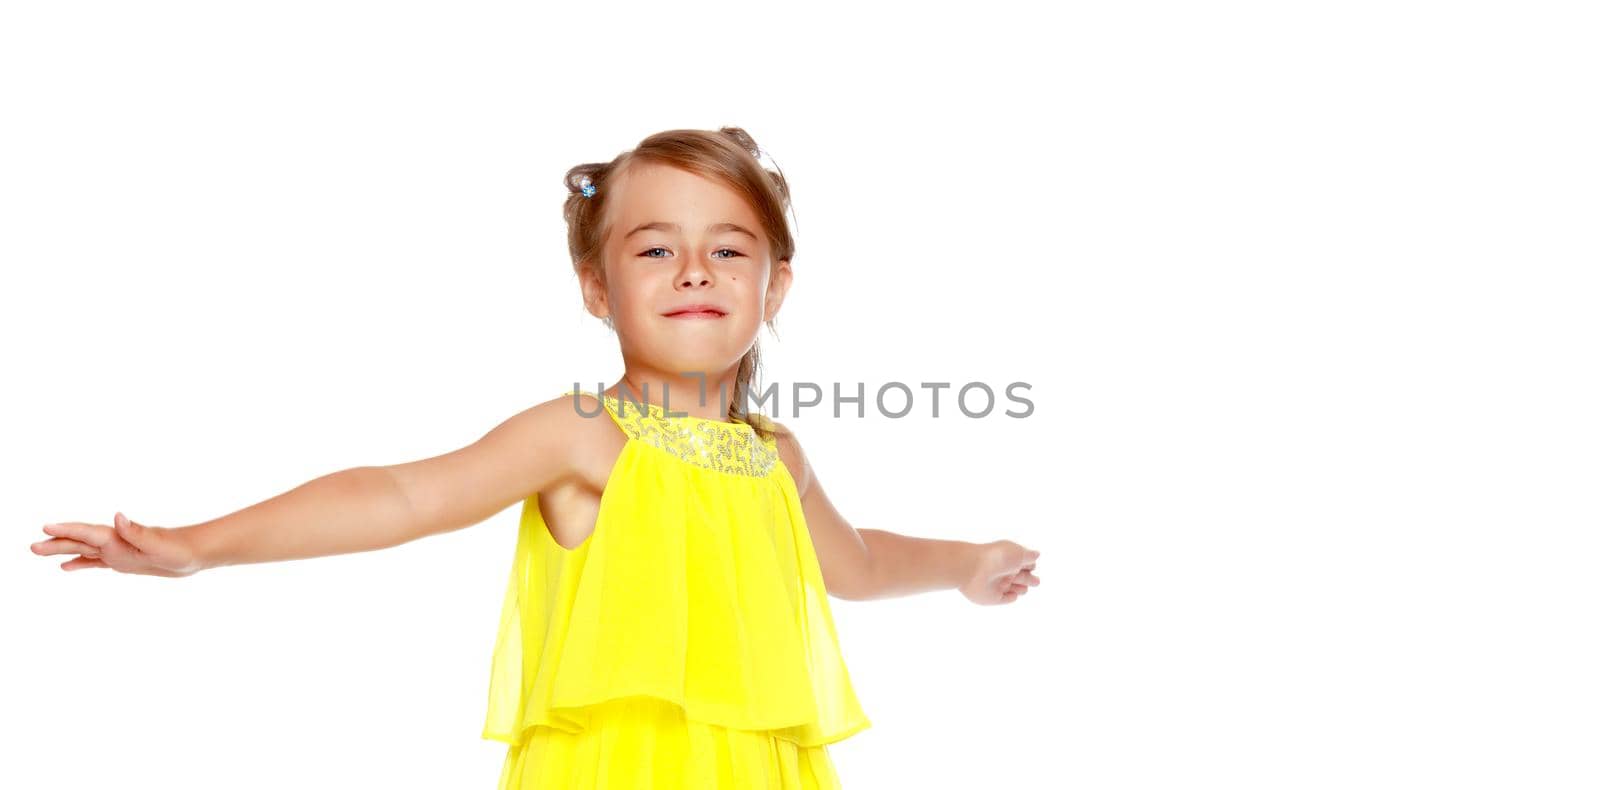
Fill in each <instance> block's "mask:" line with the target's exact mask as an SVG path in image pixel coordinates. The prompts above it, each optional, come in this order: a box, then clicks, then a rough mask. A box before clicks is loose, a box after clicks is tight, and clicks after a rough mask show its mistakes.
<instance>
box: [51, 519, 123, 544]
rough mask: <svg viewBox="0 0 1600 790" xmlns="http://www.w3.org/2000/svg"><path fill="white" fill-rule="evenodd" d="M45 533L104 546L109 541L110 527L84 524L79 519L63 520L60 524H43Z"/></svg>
mask: <svg viewBox="0 0 1600 790" xmlns="http://www.w3.org/2000/svg"><path fill="white" fill-rule="evenodd" d="M44 532H45V534H46V535H52V536H54V537H58V538H71V539H73V540H75V541H78V542H79V543H87V544H89V545H90V546H97V547H100V548H104V547H105V545H106V544H107V543H110V542H111V528H110V527H108V526H105V525H104V524H85V523H83V522H81V521H64V522H62V523H60V524H46V525H44Z"/></svg>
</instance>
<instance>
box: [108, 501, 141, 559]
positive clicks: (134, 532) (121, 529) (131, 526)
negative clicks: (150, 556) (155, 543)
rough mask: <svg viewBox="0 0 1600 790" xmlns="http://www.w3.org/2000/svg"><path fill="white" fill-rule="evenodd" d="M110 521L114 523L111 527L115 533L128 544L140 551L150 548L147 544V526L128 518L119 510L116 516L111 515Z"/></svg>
mask: <svg viewBox="0 0 1600 790" xmlns="http://www.w3.org/2000/svg"><path fill="white" fill-rule="evenodd" d="M111 523H112V524H113V525H115V526H114V527H113V529H115V530H116V532H117V535H119V536H121V538H122V539H123V540H124V541H127V542H128V545H130V546H133V547H134V548H136V549H139V550H141V551H146V550H148V549H149V548H150V546H149V545H148V541H149V538H150V531H149V530H150V528H149V527H146V526H145V525H143V524H140V523H138V522H136V521H134V520H133V519H131V518H128V517H127V516H125V515H123V514H122V511H120V510H119V511H117V514H116V516H114V517H112V519H111Z"/></svg>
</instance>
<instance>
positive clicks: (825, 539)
mask: <svg viewBox="0 0 1600 790" xmlns="http://www.w3.org/2000/svg"><path fill="white" fill-rule="evenodd" d="M777 425H778V429H779V435H778V454H779V456H780V457H781V458H782V459H783V464H784V466H785V467H786V468H788V469H789V470H791V474H792V476H793V477H794V479H795V488H796V490H797V492H798V493H799V495H800V505H801V509H802V511H803V512H804V513H805V518H806V526H807V527H808V528H809V529H810V532H811V543H812V545H813V546H815V547H816V550H817V563H818V564H819V565H821V566H822V577H823V584H824V585H825V586H826V587H827V588H828V592H829V593H831V594H833V595H834V596H835V597H837V598H842V599H845V600H851V601H867V600H873V599H877V598H894V597H898V596H904V595H913V594H915V593H921V592H928V591H932V590H947V589H950V588H956V589H959V590H960V591H961V593H962V594H963V595H965V596H967V598H968V599H969V600H971V601H972V602H974V603H979V604H995V603H1010V602H1011V601H1014V600H1016V599H1017V597H1018V596H1021V595H1023V594H1025V593H1026V592H1027V590H1028V588H1029V587H1033V586H1037V585H1038V584H1039V577H1038V576H1036V575H1035V574H1034V573H1033V570H1034V567H1035V563H1036V562H1037V560H1038V558H1039V552H1037V551H1033V550H1030V549H1027V548H1025V547H1023V546H1021V545H1018V544H1016V543H1013V542H1012V541H1009V540H998V541H994V542H991V543H969V542H967V541H961V540H940V539H935V538H918V537H913V536H910V535H902V534H899V533H895V532H889V531H887V530H881V529H859V530H858V529H856V528H854V527H852V526H851V525H850V522H849V521H847V520H845V518H844V516H842V515H840V513H839V511H838V510H837V509H835V508H834V506H833V503H832V502H830V501H829V500H828V495H827V493H826V492H825V491H823V490H822V483H821V482H820V481H819V480H818V479H817V474H816V471H815V470H814V469H813V468H812V467H811V463H810V461H809V460H808V459H807V458H806V455H805V450H804V449H803V448H802V447H801V446H800V441H799V439H798V438H796V437H795V435H794V433H793V432H792V431H790V430H788V429H787V428H786V427H784V426H783V425H782V423H778V424H777Z"/></svg>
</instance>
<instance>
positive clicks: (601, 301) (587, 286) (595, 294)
mask: <svg viewBox="0 0 1600 790" xmlns="http://www.w3.org/2000/svg"><path fill="white" fill-rule="evenodd" d="M578 286H579V287H580V288H582V289H583V306H584V307H585V308H586V309H587V310H588V311H589V314H590V315H592V316H594V317H595V318H606V317H609V316H610V315H611V304H610V302H608V301H607V300H606V287H605V286H604V285H601V284H600V278H599V277H598V276H596V275H595V272H594V267H593V266H584V267H582V268H581V269H579V270H578Z"/></svg>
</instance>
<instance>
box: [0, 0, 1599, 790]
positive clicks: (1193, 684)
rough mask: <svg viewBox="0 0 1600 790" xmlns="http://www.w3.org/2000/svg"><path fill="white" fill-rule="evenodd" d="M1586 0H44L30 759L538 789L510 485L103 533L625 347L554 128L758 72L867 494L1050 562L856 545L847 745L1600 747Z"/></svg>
mask: <svg viewBox="0 0 1600 790" xmlns="http://www.w3.org/2000/svg"><path fill="white" fill-rule="evenodd" d="M1580 5H1581V4H1577V3H1572V4H1562V5H1558V4H1540V3H1517V4H1513V3H1470V4H1462V3H1433V4H1422V3H1396V2H1383V3H1376V2H1368V3H1340V4H1322V7H1320V8H1311V7H1309V5H1308V4H1282V3H1267V2H1258V3H1237V2H1233V3H1221V4H1178V3H1172V4H1150V3H1115V4H1099V7H1098V8H1094V9H1083V8H1078V9H1057V10H1054V11H1051V13H1053V14H1056V15H1055V16H1052V17H1048V18H1046V17H1041V16H1039V14H1040V13H1041V12H1043V10H1044V9H1043V8H1042V7H1035V6H1032V5H1028V6H1024V5H1022V4H1007V3H982V4H980V5H979V6H976V7H967V8H963V9H961V10H959V11H945V10H941V9H938V8H935V7H931V6H919V7H915V8H910V7H907V8H904V9H898V10H893V11H888V10H883V11H880V10H878V9H876V8H875V7H874V6H873V5H872V4H865V3H858V4H852V5H851V6H848V7H847V8H846V9H843V10H828V11H827V12H826V13H824V11H823V9H821V8H819V7H817V6H814V5H811V4H807V5H805V6H800V5H790V6H787V7H782V8H770V7H768V8H755V7H751V6H747V5H744V4H737V5H728V6H700V7H692V8H691V7H686V6H679V5H677V4H671V5H669V4H659V5H655V6H645V7H640V8H634V9H621V8H603V9H592V10H587V11H578V10H576V9H575V8H564V7H562V6H561V5H559V4H558V5H556V7H554V8H551V7H544V8H541V9H538V10H535V9H534V8H533V5H532V4H527V5H524V6H517V7H514V6H511V5H499V4H496V5H486V4H468V3H437V4H431V5H426V6H425V5H423V4H417V3H349V2H315V3H306V2H277V3H271V4H241V3H183V4H179V3H101V4H85V3H72V2H49V3H44V2H40V3H8V4H7V5H6V6H5V10H4V11H3V12H0V112H3V113H4V116H5V117H4V123H3V124H0V157H3V158H0V263H3V268H0V271H3V278H4V280H3V287H0V308H3V310H0V322H3V325H0V336H3V337H4V343H5V347H4V364H5V368H4V371H5V373H4V375H5V384H4V387H3V389H0V392H3V394H0V397H3V398H4V404H3V410H0V415H3V416H0V419H3V423H0V428H3V431H4V436H3V445H4V448H5V449H4V456H3V457H4V468H3V469H0V472H3V473H4V480H5V483H6V489H7V490H6V495H5V496H4V497H3V498H0V516H3V519H0V523H3V526H4V535H5V536H6V539H7V541H8V544H7V545H8V546H9V548H7V549H6V550H5V551H4V552H0V600H3V601H4V603H3V604H0V606H3V607H4V609H3V612H4V614H3V622H0V627H3V629H4V630H3V633H4V634H5V642H6V644H7V646H8V647H7V650H6V651H5V652H6V657H5V659H4V661H5V664H4V670H5V671H4V673H3V674H0V678H3V680H0V699H3V700H4V704H3V705H0V708H3V713H0V722H3V724H0V738H3V742H4V744H5V747H4V751H5V757H4V759H3V760H0V785H3V786H6V787H19V788H20V787H26V788H100V787H124V786H127V787H157V786H159V787H166V788H212V787H230V788H277V787H283V786H297V787H307V788H324V787H326V788H335V787H403V788H489V787H493V785H494V782H495V779H496V777H497V775H498V772H499V770H500V761H501V758H502V755H503V754H504V750H505V747H504V745H503V744H500V743H497V742H494V741H485V740H480V739H479V737H478V736H479V733H480V730H481V727H482V717H483V713H484V704H485V702H486V690H487V683H488V670H489V664H488V660H489V655H490V651H491V648H492V646H493V645H492V642H493V637H494V630H495V626H496V624H497V618H498V615H499V606H500V603H501V594H502V592H503V590H504V584H505V579H506V573H507V572H508V571H509V567H510V558H511V551H512V548H513V544H514V539H515V526H516V523H515V522H516V516H517V511H516V509H514V508H513V509H509V510H506V511H504V512H502V513H500V514H499V515H497V516H495V517H493V518H491V519H489V520H488V521H486V522H484V523H482V524H479V525H477V526H475V527H472V528H470V529H465V530H462V531H459V532H452V533H447V534H444V535H440V536H434V537H430V538H426V539H423V540H420V541H417V542H414V543H410V544H406V545H404V546H401V547H399V548H395V549H392V550H388V551H382V552H369V553H362V554H353V555H342V556H335V557H325V558H318V559H314V560H305V561H299V562H292V563H278V564H266V565H253V566H238V567H228V568H223V569H218V570H216V571H214V572H207V573H203V574H200V575H198V576H195V577H192V578H188V579H182V580H171V579H162V578H154V577H135V576H125V575H121V574H117V573H114V572H112V571H106V570H88V571H77V572H71V573H67V572H63V571H61V570H60V569H59V568H58V564H59V562H60V561H62V560H64V559H66V558H65V557H39V556H35V555H33V554H32V553H30V552H29V550H28V545H27V544H29V543H31V542H32V541H35V540H39V539H41V538H43V537H44V535H43V533H42V532H41V530H40V526H41V525H42V524H44V523H47V522H52V521H67V520H84V521H94V522H99V523H109V522H110V521H111V519H112V515H113V513H114V512H115V511H117V510H122V511H123V512H125V513H127V514H128V515H129V516H131V517H132V518H134V519H136V520H139V521H142V522H146V523H150V524H156V525H168V526H177V525H183V524H190V523H195V522H198V521H202V520H205V519H209V518H213V517H216V516H219V515H222V514H225V513H228V512H232V511H234V510H236V509H239V508H242V507H245V506H247V505H249V504H251V503H254V502H257V501H259V500H262V499H265V498H267V497H270V496H273V495H276V494H278V493H281V492H283V491H286V490H288V489H289V488H292V487H294V486H296V485H298V484H300V483H302V482H305V481H306V480H309V479H311V478H313V477H317V476H320V475H322V474H326V473H329V472H333V471H336V470H338V469H342V468H346V467H350V466H359V465H380V464H388V463H398V462H403V461H409V460H414V459H417V458H421V457H426V456H430V455H435V454H438V453H441V452H446V451H449V450H451V449H454V448H456V447H459V446H461V445H464V444H467V443H469V442H471V441H473V440H475V439H477V438H478V437H479V436H481V435H482V434H483V433H484V432H486V431H488V430H489V429H490V428H492V427H493V426H494V425H496V424H497V423H498V422H499V421H501V420H503V419H505V418H506V417H509V416H510V415H512V414H514V413H516V412H518V411H520V410H522V409H524V408H526V407H528V406H530V405H532V404H534V403H537V402H540V401H543V400H546V399H548V398H551V397H554V396H556V395H558V394H559V393H560V392H562V391H563V390H564V389H566V388H568V387H570V386H571V385H572V383H573V381H574V380H575V379H579V380H583V381H585V382H591V383H593V382H605V383H610V382H612V381H614V380H615V379H616V377H617V375H618V374H619V372H620V358H619V357H618V355H617V351H616V345H615V340H614V339H613V337H612V336H611V334H610V333H609V331H608V330H606V329H605V328H604V326H603V325H601V324H600V322H599V321H598V320H596V319H593V318H592V317H590V316H588V315H587V314H586V313H584V312H583V309H582V307H581V304H580V302H579V297H578V289H577V286H576V281H575V278H574V276H573V274H572V271H571V266H570V262H569V260H568V259H567V254H566V246H565V236H564V226H563V225H562V221H561V216H560V205H561V201H562V200H563V198H564V196H565V191H564V188H563V187H562V185H561V177H562V176H563V174H564V173H565V172H566V170H567V168H569V167H571V166H572V165H575V164H578V163H581V162H594V161H604V160H609V159H611V158H612V157H613V156H615V155H616V154H618V153H620V152H622V151H623V150H625V149H627V148H629V147H631V146H632V145H634V144H635V143H637V142H638V141H639V140H640V139H642V138H643V137H645V136H646V135H648V134H650V133H653V132H656V131H660V130H664V129H670V128H680V127H694V128H715V127H716V126H719V125H723V124H732V125H739V126H743V127H744V128H746V129H747V130H748V131H750V132H751V134H752V135H754V137H755V139H756V140H757V142H759V143H761V144H762V145H764V146H765V147H766V148H767V149H768V150H769V151H770V153H771V155H772V156H773V158H774V159H775V160H776V161H777V163H778V164H779V165H781V166H782V167H783V169H784V171H785V173H786V175H787V176H788V178H789V179H790V181H791V183H792V186H793V190H794V196H795V207H794V209H795V215H796V216H797V217H798V220H799V225H798V227H797V234H798V250H799V252H798V254H797V256H796V258H795V261H794V269H795V273H796V282H795V286H794V289H793V291H792V292H791V298H790V300H789V302H788V303H787V304H786V305H785V308H784V310H783V313H782V314H781V316H780V317H779V320H778V327H779V333H780V335H781V337H779V338H774V337H772V336H771V335H770V334H767V333H765V332H764V333H763V339H762V343H763V346H764V348H765V350H766V352H767V354H768V359H769V365H768V367H767V369H766V374H765V375H766V378H767V380H769V381H780V382H792V381H797V380H810V381H822V382H833V381H838V382H842V383H844V384H845V385H846V386H852V387H853V386H854V385H855V384H856V383H858V382H861V383H864V384H865V385H866V386H867V387H868V388H869V391H871V390H872V389H874V388H876V387H877V386H879V385H881V384H883V383H885V382H888V381H905V382H912V383H915V382H920V381H951V382H956V383H957V384H958V385H959V384H960V383H964V382H967V381H985V382H990V383H994V384H996V385H997V386H998V385H1003V384H1004V383H1007V382H1011V381H1019V380H1020V381H1027V382H1029V383H1030V384H1031V385H1032V387H1033V389H1032V391H1031V392H1030V393H1029V395H1030V397H1031V398H1032V399H1033V400H1034V402H1035V405H1036V410H1035V412H1034V414H1033V415H1032V416H1031V417H1028V418H1026V419H1011V418H1005V417H999V416H992V417H990V418H988V419H983V420H969V419H965V418H961V417H959V416H952V414H953V411H952V410H950V409H948V408H946V409H944V410H942V412H941V413H942V414H943V415H944V416H941V417H940V418H937V419H934V418H932V417H931V416H930V414H929V412H928V410H927V409H926V408H918V409H915V410H914V411H913V415H912V416H911V417H908V418H905V419H899V420H894V419H888V418H886V417H882V416H877V415H870V414H869V416H868V418H866V419H859V420H858V419H839V420H836V419H832V418H831V417H829V416H826V414H825V413H822V412H820V411H817V412H815V413H805V414H802V416H800V417H798V418H796V417H793V416H791V415H790V414H788V413H787V412H785V413H783V414H781V415H780V418H781V419H784V420H785V421H786V422H788V423H789V424H790V425H791V426H793V427H794V428H796V429H797V430H798V431H799V432H800V435H801V437H802V438H803V440H804V441H805V443H806V446H807V448H808V451H809V453H810V454H811V457H812V460H813V462H814V464H815V465H816V468H817V472H818V474H819V476H820V478H821V479H822V480H823V481H825V483H826V484H827V486H828V490H829V491H830V493H831V495H832V497H833V499H834V501H835V503H836V504H837V505H838V506H839V507H840V509H841V510H842V511H843V512H844V513H845V515H846V516H847V517H848V518H849V519H850V521H851V522H852V523H853V524H854V525H855V526H857V527H873V528H879V529H888V530H893V531H898V532H903V533H906V534H912V535H917V536H922V537H940V538H954V539H961V540H970V541H989V540H996V539H1001V538H1006V539H1012V540H1016V541H1018V542H1020V543H1023V544H1024V545H1027V546H1029V547H1031V548H1037V549H1040V550H1041V552H1042V557H1041V559H1040V562H1039V565H1038V568H1039V575H1040V576H1041V578H1042V579H1043V584H1042V585H1041V586H1040V587H1038V588H1036V589H1034V590H1033V591H1032V592H1030V593H1029V594H1028V595H1026V596H1024V597H1023V598H1022V599H1021V600H1020V601H1018V602H1017V603H1015V604H1012V605H1008V606H1001V607H978V606H974V605H972V604H971V603H969V602H967V601H966V599H965V598H963V597H962V596H961V595H960V594H959V593H957V592H955V591H953V590H946V591H942V592H937V593H929V594H923V595H916V596H909V597H904V598H896V599H889V600H879V601H870V602H848V601H840V600H837V599H835V600H833V602H832V603H833V610H834V614H835V618H836V620H837V623H838V626H839V629H840V639H841V644H842V647H843V650H844V654H845V658H846V660H847V662H848V665H849V667H850V670H851V673H852V678H853V680H854V682H855V684H856V688H857V690H858V693H859V696H860V699H861V701H862V704H863V707H864V709H865V710H866V711H867V713H868V715H869V717H870V718H871V719H872V721H873V726H872V727H871V728H870V729H868V730H866V731H863V732H862V733H860V734H858V735H857V736H855V737H852V738H850V739H848V740H846V741H843V742H841V743H839V744H836V745H835V746H833V747H831V753H832V754H833V756H834V761H835V763H836V765H837V766H838V770H839V774H840V776H841V778H842V779H843V781H844V783H845V786H846V787H848V788H855V789H856V790H860V789H861V788H889V787H919V788H920V787H928V788H933V787H938V788H947V787H948V788H975V787H999V786H1010V785H1013V784H1015V785H1017V786H1023V787H1070V788H1096V789H1099V788H1175V787H1227V788H1235V789H1236V788H1283V787H1294V788H1349V787H1365V788H1372V787H1394V788H1417V787H1451V788H1463V787H1539V788H1577V787H1586V788H1592V787H1595V786H1596V785H1597V783H1600V762H1597V760H1596V757H1595V748H1596V746H1595V745H1596V742H1597V739H1600V723H1597V722H1600V719H1597V718H1596V715H1595V711H1596V709H1597V705H1600V682H1597V674H1596V672H1595V667H1596V666H1600V639H1597V617H1596V616H1597V614H1600V611H1597V607H1596V605H1595V602H1596V601H1600V589H1597V587H1600V582H1597V579H1596V574H1595V567H1596V563H1597V560H1600V556H1597V553H1600V552H1597V551H1596V549H1597V540H1596V527H1597V525H1600V518H1597V516H1600V513H1597V510H1600V497H1597V486H1596V483H1597V480H1600V477H1597V473H1600V454H1597V449H1596V448H1597V447H1600V444H1597V440H1600V424H1597V422H1600V421H1597V416H1596V415H1597V411H1596V409H1595V408H1594V404H1595V403H1597V402H1600V380H1597V379H1600V377H1597V370H1596V363H1597V360H1600V357H1597V351H1600V348H1597V345H1600V344H1597V342H1596V341H1597V338H1600V326H1597V323H1600V321H1597V318H1596V309H1595V308H1596V304H1597V298H1600V290H1597V288H1596V278H1595V267H1596V263H1597V255H1596V253H1597V246H1600V243H1597V238H1600V234H1597V228H1596V217H1597V216H1600V215H1597V211H1600V192H1597V187H1596V185H1597V183H1600V167H1597V164H1600V157H1597V153H1596V152H1597V150H1600V149H1597V147H1596V145H1595V144H1594V141H1595V140H1597V139H1600V128H1597V127H1600V123H1597V118H1596V106H1595V96H1596V95H1597V93H1596V90H1597V85H1596V82H1597V80H1596V79H1595V75H1596V74H1600V64H1597V62H1596V61H1597V60H1600V58H1597V56H1596V50H1595V48H1594V41H1595V37H1596V34H1597V30H1596V26H1595V25H1594V24H1592V22H1591V20H1589V19H1587V18H1584V17H1582V16H1580V14H1579V13H1578V9H1579V7H1580Z"/></svg>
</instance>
